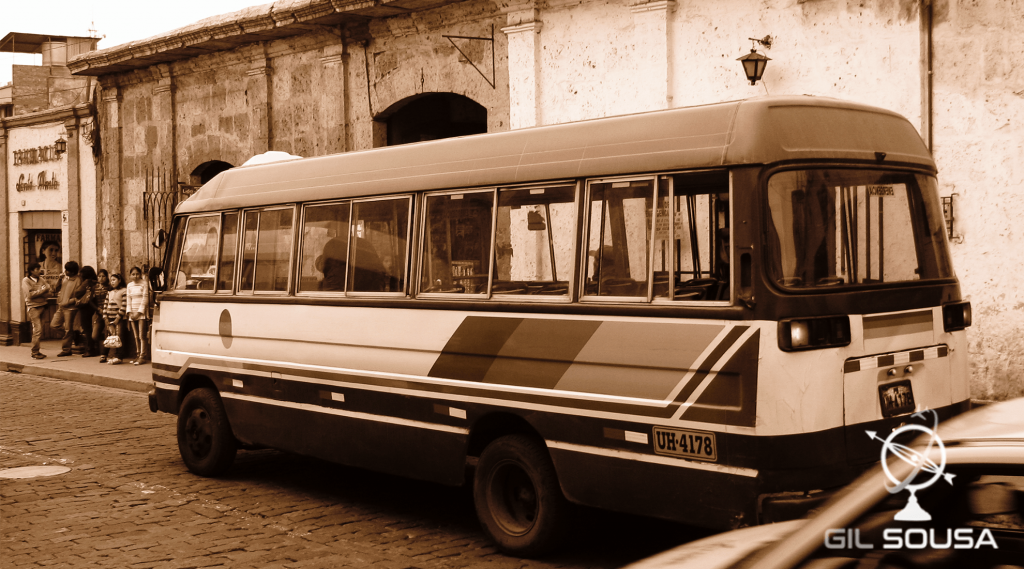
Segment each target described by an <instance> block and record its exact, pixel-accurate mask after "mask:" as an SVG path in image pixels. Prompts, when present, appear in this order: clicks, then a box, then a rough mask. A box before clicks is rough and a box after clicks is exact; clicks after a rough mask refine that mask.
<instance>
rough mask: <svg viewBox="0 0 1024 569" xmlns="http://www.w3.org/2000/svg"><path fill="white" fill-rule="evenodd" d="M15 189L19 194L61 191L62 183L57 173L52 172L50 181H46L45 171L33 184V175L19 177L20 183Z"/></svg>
mask: <svg viewBox="0 0 1024 569" xmlns="http://www.w3.org/2000/svg"><path fill="white" fill-rule="evenodd" d="M15 189H17V190H18V191H19V192H28V191H31V190H59V189H60V181H59V180H57V173H56V172H50V179H49V180H47V179H46V170H43V171H42V172H40V173H39V174H38V175H36V177H35V181H34V182H33V179H32V174H22V175H20V176H18V183H17V184H16V185H15Z"/></svg>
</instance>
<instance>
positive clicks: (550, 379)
mask: <svg viewBox="0 0 1024 569" xmlns="http://www.w3.org/2000/svg"><path fill="white" fill-rule="evenodd" d="M601 325H602V324H601V322H599V321H595V320H555V319H540V318H534V319H526V320H523V322H522V324H520V325H519V326H518V327H517V328H516V329H515V330H514V331H513V332H512V334H511V335H510V336H509V338H508V340H507V341H506V342H505V345H504V346H502V347H501V350H499V352H498V357H497V359H496V360H495V361H494V363H493V364H492V365H491V366H490V369H488V370H487V374H486V376H485V377H484V378H483V381H484V382H485V383H497V384H503V385H519V386H524V387H542V388H548V389H551V388H553V387H555V385H556V384H557V383H558V380H560V379H561V378H562V375H563V374H564V373H565V370H566V369H568V368H569V366H570V365H571V364H572V362H573V359H575V358H576V355H577V354H579V353H580V350H582V349H583V347H584V346H586V345H587V342H588V341H589V340H590V338H591V336H593V335H594V331H596V330H597V329H598V327H599V326H601Z"/></svg>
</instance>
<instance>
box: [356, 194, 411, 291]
mask: <svg viewBox="0 0 1024 569" xmlns="http://www.w3.org/2000/svg"><path fill="white" fill-rule="evenodd" d="M351 233H352V235H353V237H354V239H353V240H352V243H353V245H352V246H351V248H350V250H349V259H350V260H351V262H350V263H349V267H350V271H349V276H348V279H349V280H348V282H349V283H350V286H349V290H351V291H354V292H404V291H405V270H406V262H405V259H406V247H407V243H408V234H409V198H408V197H402V198H398V199H385V200H375V201H367V202H358V203H356V204H355V205H353V207H352V231H351Z"/></svg>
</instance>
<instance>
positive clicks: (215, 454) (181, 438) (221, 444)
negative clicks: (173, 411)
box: [178, 387, 238, 476]
mask: <svg viewBox="0 0 1024 569" xmlns="http://www.w3.org/2000/svg"><path fill="white" fill-rule="evenodd" d="M237 450H238V442H237V441H236V440H235V436H234V434H233V433H232V432H231V425H230V424H228V416H227V413H225V411H224V404H223V403H222V402H221V400H220V396H219V395H217V392H216V391H214V390H212V389H208V388H205V387H203V388H199V389H193V390H192V391H190V392H189V393H188V395H186V396H185V400H184V401H182V403H181V409H179V410H178V452H180V453H181V459H182V460H183V461H184V462H185V466H186V467H188V469H189V470H190V471H192V472H193V473H195V474H198V475H200V476H217V475H219V474H223V473H224V472H225V471H226V470H227V469H228V468H230V467H231V463H232V462H234V460H235V453H236V452H237Z"/></svg>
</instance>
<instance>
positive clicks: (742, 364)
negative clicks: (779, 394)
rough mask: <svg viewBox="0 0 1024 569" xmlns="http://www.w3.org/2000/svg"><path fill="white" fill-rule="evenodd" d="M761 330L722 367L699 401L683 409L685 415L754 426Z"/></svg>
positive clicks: (687, 417) (715, 421)
mask: <svg viewBox="0 0 1024 569" xmlns="http://www.w3.org/2000/svg"><path fill="white" fill-rule="evenodd" d="M760 341H761V331H760V330H757V331H755V332H754V334H753V335H752V336H751V337H750V338H747V341H746V342H745V343H744V344H743V346H742V347H741V348H740V349H739V350H737V351H736V353H735V354H733V356H732V358H731V359H730V360H729V362H728V363H727V364H726V365H725V366H723V367H722V369H721V370H720V371H719V372H718V374H717V375H716V376H715V378H714V379H713V380H711V385H709V386H708V387H707V388H706V389H705V390H704V392H703V393H701V394H700V397H698V398H697V401H695V402H694V404H693V405H691V406H690V408H689V409H687V410H686V412H684V413H683V417H682V418H683V419H686V420H690V421H701V422H704V423H717V424H725V425H737V426H741V427H753V426H754V422H755V419H756V417H757V356H758V352H759V346H760Z"/></svg>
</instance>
